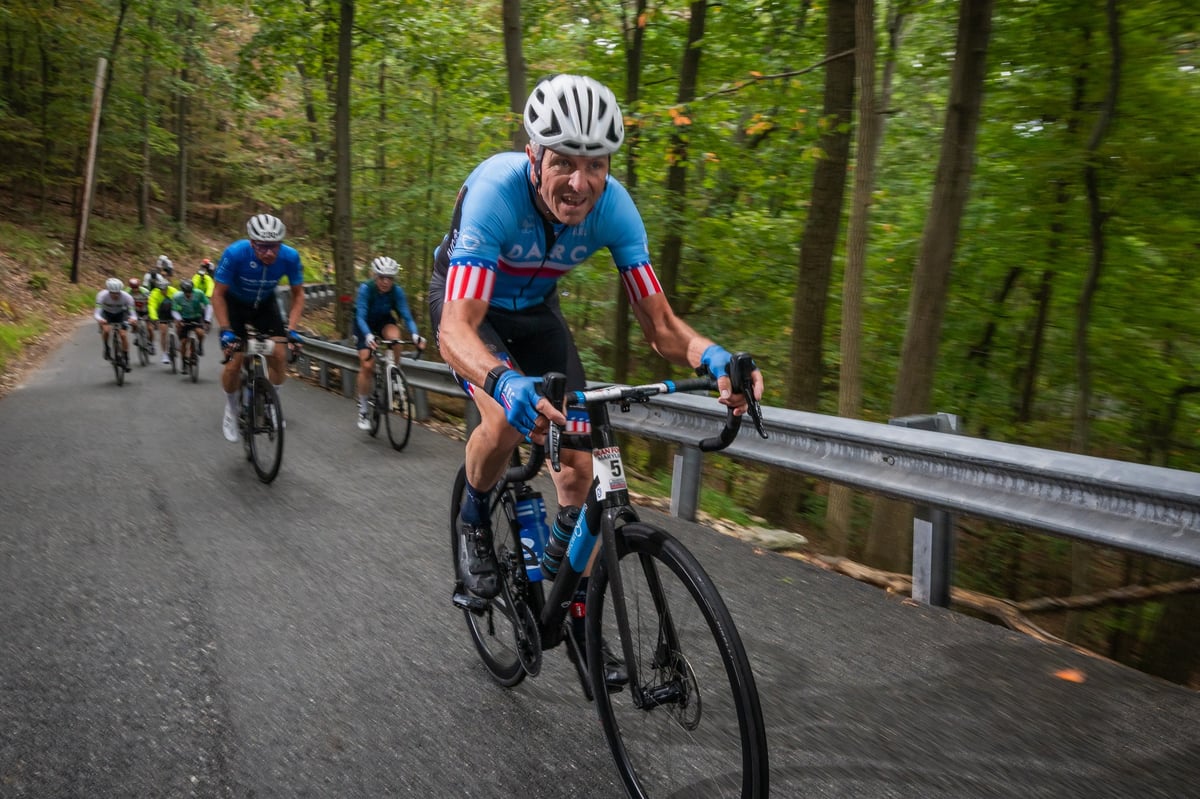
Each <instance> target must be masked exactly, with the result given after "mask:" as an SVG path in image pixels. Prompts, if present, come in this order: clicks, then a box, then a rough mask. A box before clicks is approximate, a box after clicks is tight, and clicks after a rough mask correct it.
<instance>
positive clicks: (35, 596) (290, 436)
mask: <svg viewBox="0 0 1200 799" xmlns="http://www.w3.org/2000/svg"><path fill="white" fill-rule="evenodd" d="M93 331H94V328H93V327H92V325H91V324H90V323H88V324H82V325H81V326H80V328H79V330H78V331H76V333H75V335H74V336H73V337H72V338H71V339H70V340H69V341H68V342H67V343H66V344H64V345H63V346H62V347H61V348H60V349H59V350H57V351H56V352H55V354H54V355H52V356H51V357H50V359H49V360H48V361H47V363H46V364H45V365H44V367H43V368H42V369H41V370H40V371H38V372H37V373H36V374H34V375H32V376H31V377H30V378H29V379H28V380H26V382H25V383H24V384H23V385H22V386H21V387H20V388H18V389H16V390H14V391H13V392H12V393H11V394H10V395H9V396H8V397H7V398H5V399H4V400H2V401H0V453H2V458H0V797H4V798H5V799H7V798H8V797H52V798H53V799H59V798H60V797H81V798H82V797H87V799H95V798H98V797H190V796H196V797H227V796H228V797H389V796H403V797H408V796H412V797H479V798H480V799H492V798H493V797H495V798H497V799H498V798H499V797H510V796H521V797H525V798H526V799H533V798H535V797H582V798H589V797H620V796H622V795H623V792H622V790H621V788H620V786H619V784H618V783H617V781H616V780H617V777H616V771H615V769H614V767H613V766H612V763H611V759H610V756H609V753H608V750H607V747H606V745H605V743H604V740H603V735H602V732H601V730H600V727H599V724H598V723H597V721H596V718H595V714H594V711H593V709H592V707H591V705H590V704H588V703H587V702H586V701H585V700H584V699H583V698H582V696H581V695H580V693H579V690H578V687H577V683H576V682H575V678H574V675H573V671H570V667H569V665H567V664H566V662H565V659H564V658H563V656H562V654H561V652H559V651H554V652H551V653H548V654H547V657H546V664H545V669H544V671H543V673H542V675H541V676H540V677H538V678H537V679H535V680H527V681H526V682H525V683H523V684H522V685H520V686H519V687H517V688H515V689H512V690H505V689H502V688H500V687H498V686H496V685H495V684H494V683H492V682H491V680H490V679H489V678H488V676H487V674H486V673H485V672H484V670H483V668H482V666H481V665H480V663H479V661H478V658H477V656H476V655H475V653H474V649H473V648H472V646H471V643H470V640H469V639H468V636H467V634H466V630H465V627H464V624H463V621H462V618H461V615H460V613H459V612H458V611H456V610H454V609H453V608H452V607H451V605H450V603H449V586H450V581H449V578H450V562H449V561H450V558H449V547H448V540H447V535H446V533H445V529H444V528H445V521H444V517H445V510H444V506H445V504H446V501H447V499H448V496H449V491H450V484H451V480H452V477H453V474H454V471H455V469H456V468H457V464H458V462H459V461H460V460H461V456H462V444H461V442H458V441H453V440H450V439H448V438H445V437H443V436H441V435H439V434H437V433H435V432H432V431H431V430H429V429H426V428H423V427H414V430H413V437H412V440H411V441H410V443H409V446H408V448H407V449H406V450H405V451H404V452H402V453H396V452H393V451H392V450H391V448H390V447H389V446H388V445H387V444H386V442H384V441H382V440H378V439H371V438H369V437H368V436H367V435H366V434H365V433H361V432H359V431H358V430H357V429H355V426H354V407H353V404H352V402H351V401H349V400H347V399H345V398H342V397H340V396H337V395H335V394H332V393H329V392H326V391H322V390H321V389H319V388H316V387H314V386H312V385H311V384H301V383H300V382H298V381H289V383H288V385H287V386H286V387H285V388H284V391H283V394H282V404H283V407H284V411H285V413H286V415H287V419H288V428H287V442H286V449H285V453H284V462H283V469H282V471H281V473H280V476H279V478H278V479H277V480H276V481H275V483H274V484H272V485H270V486H267V485H263V484H261V483H260V482H259V481H258V480H257V479H256V478H255V477H254V475H253V472H252V470H251V468H250V466H249V464H248V463H247V462H246V461H245V459H244V457H243V455H242V449H241V445H240V444H228V443H226V442H225V441H224V439H223V438H222V437H221V433H220V414H221V403H222V402H223V397H222V394H221V392H220V389H219V386H218V383H217V372H218V365H217V362H216V361H217V359H216V358H215V357H213V356H212V355H211V354H210V355H209V356H208V357H206V358H205V359H204V360H203V362H202V377H201V380H200V383H199V384H196V385H193V384H191V383H188V382H184V381H183V380H182V379H181V378H180V377H178V376H173V375H171V374H170V373H169V370H167V369H166V368H165V367H162V366H160V365H158V364H157V363H155V364H152V365H151V366H149V367H146V368H141V367H137V366H135V367H134V371H133V372H132V374H131V375H130V376H129V379H128V380H127V382H126V384H125V386H124V387H120V388H119V387H117V386H116V385H115V383H114V381H113V379H112V372H111V370H110V369H109V368H108V366H107V364H106V363H104V362H103V361H102V360H101V358H100V345H99V341H98V339H97V337H96V336H95V334H94V332H93ZM645 515H646V516H647V517H650V518H652V519H654V520H655V521H658V522H660V523H662V524H664V525H665V526H667V527H668V528H669V529H670V530H672V531H673V532H674V533H676V535H677V536H678V537H680V538H681V539H683V540H684V541H685V542H686V543H687V544H688V545H689V546H690V547H691V548H692V549H693V551H694V552H696V554H697V555H698V556H699V558H700V560H701V562H702V563H704V564H705V566H706V567H707V568H708V569H709V571H710V573H711V574H712V576H713V577H714V579H715V581H716V582H717V584H718V585H719V586H720V588H721V590H722V593H723V595H724V596H725V598H726V601H727V602H728V604H729V606H730V609H731V610H732V612H733V615H734V618H735V620H736V622H737V624H738V627H739V630H740V631H741V634H742V637H743V639H744V641H745V643H746V646H747V648H748V650H749V653H750V657H751V661H752V663H753V666H754V669H755V674H756V677H757V680H758V685H759V690H760V693H761V694H762V697H763V706H764V712H765V715H766V721H767V725H768V742H769V747H770V758H771V781H772V796H777V797H839V798H840V797H855V798H856V799H862V798H863V797H867V798H870V797H946V799H950V798H951V797H953V799H970V798H973V797H979V798H982V797H1021V799H1033V797H1047V799H1050V798H1051V797H1052V798H1053V799H1071V798H1072V797H1079V799H1085V798H1086V799H1095V797H1114V798H1119V799H1125V798H1126V797H1164V798H1169V799H1179V798H1180V797H1195V796H1200V787H1198V786H1200V743H1197V737H1196V735H1195V730H1197V729H1198V728H1200V695H1197V694H1196V693H1193V692H1191V691H1188V690H1186V689H1183V688H1180V687H1177V686H1173V685H1170V684H1166V683H1163V682H1161V681H1158V680H1156V679H1154V678H1151V677H1148V676H1146V675H1143V674H1141V673H1138V672H1136V671H1132V670H1130V669H1127V668H1124V667H1121V666H1117V665H1113V664H1110V663H1107V662H1105V661H1101V660H1096V659H1092V658H1088V657H1085V656H1082V655H1079V654H1076V653H1074V652H1071V651H1068V650H1065V649H1062V648H1058V647H1054V646H1049V645H1045V644H1040V643H1037V642H1035V641H1032V640H1030V639H1027V638H1025V637H1023V636H1020V635H1017V634H1015V633H1011V632H1009V631H1006V630H1004V629H1001V628H997V627H994V626H990V625H988V624H985V623H983V622H980V621H976V620H972V619H969V618H967V617H964V616H961V615H957V614H954V613H952V612H949V611H944V610H939V609H931V608H925V607H920V606H916V605H913V604H911V603H908V602H904V601H901V600H900V599H897V598H894V597H889V596H888V595H886V594H884V593H883V592H881V591H879V590H877V589H874V588H870V587H867V586H864V585H861V584H859V583H856V582H854V581H853V580H851V579H849V578H846V577H841V576H838V575H833V574H829V573H826V572H822V571H819V570H816V569H813V568H811V567H809V566H807V565H805V564H802V563H798V562H796V561H793V560H789V559H787V558H784V557H782V556H779V555H775V554H772V553H763V552H759V551H755V550H754V549H752V548H751V547H750V546H749V545H747V544H745V543H743V542H741V541H738V540H734V539H731V538H727V537H724V536H721V535H718V534H716V533H713V532H710V531H708V530H705V529H703V528H701V527H698V526H696V525H692V524H686V523H682V522H678V521H676V520H671V519H666V518H665V517H662V516H660V515H658V514H655V513H652V512H648V513H646V514H645ZM1064 669H1073V670H1077V671H1078V672H1079V673H1081V674H1082V676H1083V681H1082V682H1073V681H1068V680H1064V679H1061V678H1060V677H1058V676H1056V674H1057V673H1059V672H1060V671H1061V670H1064Z"/></svg>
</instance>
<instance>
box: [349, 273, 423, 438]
mask: <svg viewBox="0 0 1200 799" xmlns="http://www.w3.org/2000/svg"><path fill="white" fill-rule="evenodd" d="M399 273H400V264H398V263H396V261H395V259H393V258H388V257H387V256H386V255H383V256H380V257H378V258H375V259H374V260H372V261H371V274H372V275H373V276H374V279H373V280H367V281H364V282H363V284H362V285H360V286H359V287H358V297H357V301H356V302H355V313H354V348H355V349H357V350H358V429H359V430H370V429H371V420H370V419H369V418H368V417H367V404H368V401H369V400H368V397H369V395H370V393H371V381H372V378H373V376H374V374H375V366H374V364H373V363H371V358H372V355H371V353H372V352H373V351H374V350H375V349H376V348H377V345H376V344H375V338H376V337H377V336H378V337H379V338H385V339H397V338H400V328H399V327H398V326H397V325H396V323H397V322H399V321H403V322H404V326H405V327H407V328H408V332H409V334H410V335H411V336H412V340H413V342H414V343H415V344H416V346H417V349H419V350H423V349H425V339H423V338H421V336H420V335H418V334H417V323H416V322H415V321H413V316H412V311H410V310H409V308H408V298H407V297H406V296H404V289H402V288H400V286H399V285H398V284H397V283H396V276H397V275H398V274H399ZM392 354H393V356H394V357H396V358H399V357H400V345H399V344H396V345H393V346H392Z"/></svg>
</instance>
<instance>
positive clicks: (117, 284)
mask: <svg viewBox="0 0 1200 799" xmlns="http://www.w3.org/2000/svg"><path fill="white" fill-rule="evenodd" d="M104 288H106V289H108V293H109V294H116V293H117V292H119V291H124V290H125V284H124V283H122V282H121V281H119V280H117V279H116V278H115V277H110V278H109V279H108V280H106V281H104Z"/></svg>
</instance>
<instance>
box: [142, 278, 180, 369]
mask: <svg viewBox="0 0 1200 799" xmlns="http://www.w3.org/2000/svg"><path fill="white" fill-rule="evenodd" d="M174 295H175V290H174V289H172V288H171V284H170V283H168V282H167V279H166V278H165V277H162V276H159V278H158V280H157V281H155V283H154V289H153V290H151V292H150V300H149V302H147V303H146V307H147V310H148V311H149V313H150V324H151V326H154V325H158V330H159V338H158V340H159V342H160V343H161V344H162V362H163V363H170V362H171V358H170V356H168V355H167V326H168V325H169V324H170V323H171V297H173V296H174Z"/></svg>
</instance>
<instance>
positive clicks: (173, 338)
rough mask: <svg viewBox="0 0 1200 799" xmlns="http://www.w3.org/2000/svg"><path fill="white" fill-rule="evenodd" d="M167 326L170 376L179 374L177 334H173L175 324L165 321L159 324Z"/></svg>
mask: <svg viewBox="0 0 1200 799" xmlns="http://www.w3.org/2000/svg"><path fill="white" fill-rule="evenodd" d="M160 324H165V325H166V326H167V357H168V358H170V359H171V374H178V373H179V364H178V362H177V359H178V358H179V334H177V333H176V332H175V323H174V322H172V321H170V320H167V321H166V322H160Z"/></svg>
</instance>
